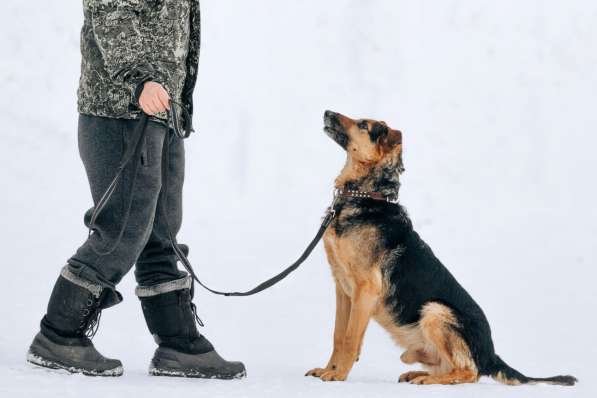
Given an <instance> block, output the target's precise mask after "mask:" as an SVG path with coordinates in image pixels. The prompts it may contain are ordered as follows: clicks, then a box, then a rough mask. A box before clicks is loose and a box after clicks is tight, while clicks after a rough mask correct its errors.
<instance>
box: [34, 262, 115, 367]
mask: <svg viewBox="0 0 597 398" xmlns="http://www.w3.org/2000/svg"><path fill="white" fill-rule="evenodd" d="M113 294H114V293H110V292H108V291H107V290H105V289H102V287H101V286H99V285H94V284H92V283H89V282H87V281H84V280H82V279H80V278H78V277H77V276H75V275H73V274H72V273H70V272H69V271H68V269H66V268H64V269H63V271H62V274H61V275H60V277H59V278H58V281H56V284H55V285H54V290H53V291H52V295H51V296H50V302H49V303H48V312H47V314H46V316H44V318H43V319H42V321H41V331H40V332H39V333H38V334H37V336H35V338H34V340H33V343H32V344H31V347H30V348H29V352H28V353H27V361H28V362H31V363H32V364H35V365H39V366H43V367H46V368H50V369H64V370H67V371H68V372H70V373H82V374H84V375H88V376H120V375H122V363H121V362H120V361H119V360H117V359H109V358H106V357H104V356H103V355H102V354H100V353H99V352H98V351H97V350H96V349H95V347H94V346H93V344H92V343H91V338H92V337H93V335H94V334H95V332H96V331H97V327H98V325H99V318H100V315H101V310H102V309H103V308H106V307H107V306H109V304H107V303H109V302H110V298H109V296H110V295H113Z"/></svg>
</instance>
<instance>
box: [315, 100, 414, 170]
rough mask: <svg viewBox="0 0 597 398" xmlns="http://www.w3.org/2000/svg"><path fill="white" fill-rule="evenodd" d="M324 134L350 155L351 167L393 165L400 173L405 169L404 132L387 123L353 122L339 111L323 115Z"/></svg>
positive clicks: (372, 121)
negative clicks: (357, 165)
mask: <svg viewBox="0 0 597 398" xmlns="http://www.w3.org/2000/svg"><path fill="white" fill-rule="evenodd" d="M323 120H324V125H325V127H324V131H325V132H326V133H327V135H328V136H330V137H331V138H332V139H333V140H334V141H336V142H337V143H338V145H340V146H341V147H342V148H344V150H345V151H346V152H347V156H348V160H349V162H350V163H352V164H360V165H364V166H368V167H369V168H371V167H374V166H376V165H380V164H382V163H383V164H393V165H394V167H396V171H397V172H398V173H400V172H402V171H403V168H402V132H400V131H399V130H393V129H391V128H389V127H388V125H387V124H386V123H385V122H381V121H376V120H371V119H357V120H354V119H351V118H349V117H346V116H344V115H341V114H339V113H336V112H332V111H326V112H325V114H324V119H323Z"/></svg>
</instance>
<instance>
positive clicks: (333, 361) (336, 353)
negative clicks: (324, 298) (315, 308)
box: [305, 281, 351, 377]
mask: <svg viewBox="0 0 597 398" xmlns="http://www.w3.org/2000/svg"><path fill="white" fill-rule="evenodd" d="M350 306H351V305H350V297H348V296H347V295H346V293H344V291H343V290H342V288H341V287H340V285H339V282H337V281H336V323H335V325H334V350H333V351H332V356H331V357H330V360H329V361H328V364H327V366H326V367H325V368H315V369H311V370H310V371H308V372H307V374H306V375H305V376H315V377H321V375H322V374H324V373H325V372H327V371H328V370H333V369H336V366H337V363H338V360H339V358H340V353H341V352H343V351H344V349H343V346H344V337H345V336H346V327H347V326H348V318H349V316H350Z"/></svg>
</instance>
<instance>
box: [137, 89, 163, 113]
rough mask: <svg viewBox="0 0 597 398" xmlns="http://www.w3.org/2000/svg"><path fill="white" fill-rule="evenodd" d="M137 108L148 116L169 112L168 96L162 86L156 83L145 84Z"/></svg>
mask: <svg viewBox="0 0 597 398" xmlns="http://www.w3.org/2000/svg"><path fill="white" fill-rule="evenodd" d="M139 106H140V107H141V109H143V112H145V113H147V114H148V115H150V116H153V115H155V114H156V113H160V112H164V111H166V110H170V96H169V95H168V92H167V91H166V89H164V86H162V85H161V84H160V83H156V82H145V84H144V85H143V91H141V95H140V96H139Z"/></svg>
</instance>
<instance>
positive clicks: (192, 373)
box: [149, 366, 247, 380]
mask: <svg viewBox="0 0 597 398" xmlns="http://www.w3.org/2000/svg"><path fill="white" fill-rule="evenodd" d="M149 374H150V375H151V376H166V377H189V378H195V379H218V380H238V379H243V378H245V377H247V371H246V370H243V371H242V372H239V373H237V374H219V375H213V374H212V375H210V374H206V373H202V372H200V371H197V370H193V369H169V368H156V367H153V366H151V367H150V368H149Z"/></svg>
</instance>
